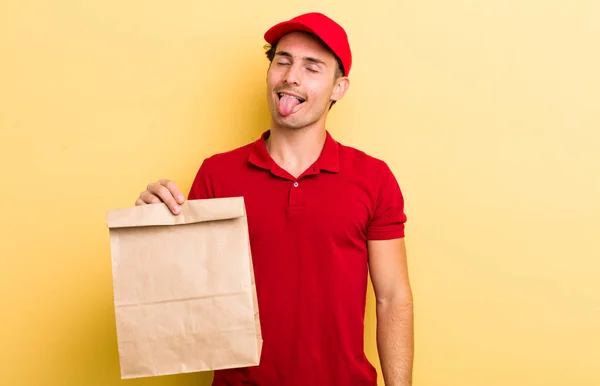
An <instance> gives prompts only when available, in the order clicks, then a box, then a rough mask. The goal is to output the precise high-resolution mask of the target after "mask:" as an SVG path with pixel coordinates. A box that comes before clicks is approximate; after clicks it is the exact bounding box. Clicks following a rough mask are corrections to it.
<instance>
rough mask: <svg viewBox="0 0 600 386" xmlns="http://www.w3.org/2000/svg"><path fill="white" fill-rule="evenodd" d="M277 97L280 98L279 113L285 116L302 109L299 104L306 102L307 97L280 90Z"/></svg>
mask: <svg viewBox="0 0 600 386" xmlns="http://www.w3.org/2000/svg"><path fill="white" fill-rule="evenodd" d="M277 97H278V98H279V114H281V115H283V116H284V117H285V116H288V115H290V114H292V113H295V112H296V111H298V110H299V109H300V107H299V106H301V105H302V104H303V103H304V102H306V99H304V98H302V97H299V96H296V95H291V94H287V93H285V92H278V93H277Z"/></svg>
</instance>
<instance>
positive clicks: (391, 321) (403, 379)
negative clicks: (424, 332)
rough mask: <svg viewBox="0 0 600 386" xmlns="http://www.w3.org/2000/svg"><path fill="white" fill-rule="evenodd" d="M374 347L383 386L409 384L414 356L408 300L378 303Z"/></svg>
mask: <svg viewBox="0 0 600 386" xmlns="http://www.w3.org/2000/svg"><path fill="white" fill-rule="evenodd" d="M377 347H378V351H379V361H380V363H381V369H382V372H383V378H384V381H385V385H386V386H411V385H412V368H413V355H414V333H413V307H412V302H411V301H396V302H381V303H378V304H377Z"/></svg>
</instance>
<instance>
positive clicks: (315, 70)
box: [307, 67, 319, 73]
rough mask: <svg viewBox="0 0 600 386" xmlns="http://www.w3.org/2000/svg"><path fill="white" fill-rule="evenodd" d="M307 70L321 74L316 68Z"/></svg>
mask: <svg viewBox="0 0 600 386" xmlns="http://www.w3.org/2000/svg"><path fill="white" fill-rule="evenodd" d="M307 70H308V71H310V72H314V73H317V72H319V70H317V69H315V68H312V67H307Z"/></svg>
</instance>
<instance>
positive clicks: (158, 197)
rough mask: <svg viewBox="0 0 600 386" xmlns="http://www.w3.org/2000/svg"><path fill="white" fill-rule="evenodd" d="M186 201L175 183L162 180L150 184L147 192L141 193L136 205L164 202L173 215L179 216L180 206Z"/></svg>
mask: <svg viewBox="0 0 600 386" xmlns="http://www.w3.org/2000/svg"><path fill="white" fill-rule="evenodd" d="M184 201H185V199H184V196H183V194H182V193H181V191H180V190H179V188H178V187H177V185H176V184H175V183H174V182H173V181H169V180H166V179H161V180H159V181H158V182H154V183H150V184H148V186H147V188H146V190H145V191H143V192H142V193H140V196H139V198H138V199H137V200H136V202H135V205H137V206H140V205H148V204H160V203H161V202H164V203H165V204H166V205H167V207H168V208H169V210H171V212H172V213H173V214H179V213H180V211H181V209H180V207H179V205H181V204H183V203H184Z"/></svg>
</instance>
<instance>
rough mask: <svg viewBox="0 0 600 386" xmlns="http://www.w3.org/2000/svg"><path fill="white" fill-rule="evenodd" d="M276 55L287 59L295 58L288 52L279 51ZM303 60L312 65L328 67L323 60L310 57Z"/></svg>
mask: <svg viewBox="0 0 600 386" xmlns="http://www.w3.org/2000/svg"><path fill="white" fill-rule="evenodd" d="M275 55H279V56H285V57H288V58H293V55H292V54H290V53H289V52H287V51H277V53H276V54H275ZM303 60H306V61H308V62H312V63H317V64H322V65H324V66H325V67H327V63H325V62H324V61H322V60H321V59H317V58H313V57H310V56H305V57H304V58H303Z"/></svg>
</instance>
